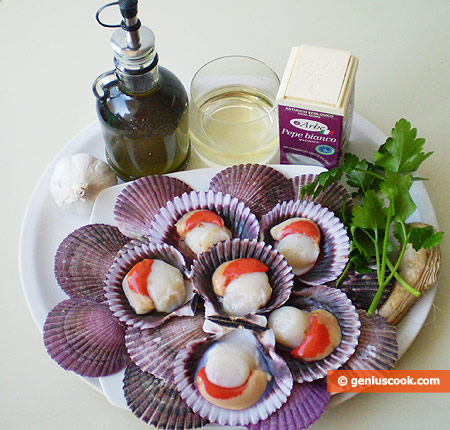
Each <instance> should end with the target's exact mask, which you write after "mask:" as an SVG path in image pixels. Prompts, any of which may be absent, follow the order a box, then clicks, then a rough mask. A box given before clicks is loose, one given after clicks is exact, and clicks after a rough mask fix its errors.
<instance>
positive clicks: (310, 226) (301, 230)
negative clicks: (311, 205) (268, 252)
mask: <svg viewBox="0 0 450 430" xmlns="http://www.w3.org/2000/svg"><path fill="white" fill-rule="evenodd" d="M293 233H297V234H304V235H305V236H308V237H310V238H311V239H312V240H314V241H315V242H317V243H319V242H320V230H319V228H318V227H317V225H316V224H315V223H314V222H313V221H309V220H298V221H294V222H291V223H290V224H288V225H287V226H286V227H284V228H283V230H282V232H281V237H280V240H281V239H283V237H286V236H287V235H289V234H293Z"/></svg>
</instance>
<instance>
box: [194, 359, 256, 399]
mask: <svg viewBox="0 0 450 430" xmlns="http://www.w3.org/2000/svg"><path fill="white" fill-rule="evenodd" d="M249 379H250V376H249V377H248V378H247V380H246V381H245V382H244V383H243V384H242V385H239V386H238V387H221V386H220V385H216V384H214V383H213V382H211V381H210V380H209V379H208V376H207V375H206V370H205V367H202V368H201V369H200V370H199V371H198V373H197V385H198V384H199V383H202V384H203V386H204V387H205V391H206V392H207V394H208V395H210V396H211V397H213V398H215V399H222V400H223V399H231V398H233V397H238V396H240V395H241V394H242V393H243V392H244V391H245V389H246V388H247V385H248V380H249Z"/></svg>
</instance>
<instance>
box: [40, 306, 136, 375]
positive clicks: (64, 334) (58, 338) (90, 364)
mask: <svg viewBox="0 0 450 430" xmlns="http://www.w3.org/2000/svg"><path fill="white" fill-rule="evenodd" d="M43 333H44V344H45V346H46V348H47V351H48V353H49V355H50V356H51V357H52V358H53V359H54V360H55V361H56V362H57V363H58V364H59V365H60V366H61V367H63V368H64V369H65V370H72V371H74V372H75V373H76V374H78V375H81V376H88V377H99V376H107V375H112V374H113V373H116V372H118V371H119V370H121V369H123V368H124V367H125V366H126V364H127V362H128V361H129V357H128V355H127V351H126V348H125V326H124V325H123V324H121V323H120V322H119V321H118V320H117V319H116V318H115V317H114V316H113V315H112V314H111V312H110V310H109V308H108V306H107V305H105V304H100V303H96V302H93V301H89V300H84V299H68V300H65V301H63V302H61V303H59V304H58V305H56V306H55V307H54V308H53V309H52V310H51V311H50V313H49V314H48V316H47V318H46V320H45V323H44V329H43Z"/></svg>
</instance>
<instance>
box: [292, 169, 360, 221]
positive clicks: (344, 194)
mask: <svg viewBox="0 0 450 430" xmlns="http://www.w3.org/2000/svg"><path fill="white" fill-rule="evenodd" d="M317 176H318V175H314V174H312V173H310V174H308V175H300V176H296V177H294V178H291V182H292V186H293V188H294V198H293V200H306V201H308V202H314V203H317V204H319V205H321V206H324V207H326V208H328V209H329V210H330V211H331V212H335V213H336V212H338V211H340V210H341V208H342V205H343V204H344V203H345V207H346V208H351V206H352V204H353V199H352V196H351V195H350V193H349V192H348V191H347V190H346V189H345V187H344V186H343V185H342V184H340V183H338V182H335V183H334V184H331V185H330V186H329V187H328V188H327V189H326V190H324V191H322V192H321V193H319V194H318V195H317V196H316V197H314V196H308V195H306V196H304V197H302V189H303V187H304V186H305V185H308V184H310V183H311V182H313V181H315V180H316V179H317Z"/></svg>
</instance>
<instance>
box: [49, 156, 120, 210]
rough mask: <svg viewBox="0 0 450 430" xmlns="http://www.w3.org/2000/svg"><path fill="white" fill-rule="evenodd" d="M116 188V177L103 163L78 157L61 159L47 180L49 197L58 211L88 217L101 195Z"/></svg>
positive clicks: (89, 158)
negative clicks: (113, 187) (109, 188)
mask: <svg viewBox="0 0 450 430" xmlns="http://www.w3.org/2000/svg"><path fill="white" fill-rule="evenodd" d="M115 184H117V177H116V175H115V174H114V172H113V171H112V170H111V168H110V167H109V166H108V164H107V163H105V162H104V161H102V160H99V159H98V158H95V157H94V156H92V155H90V154H85V153H79V154H75V155H71V156H69V157H64V158H61V159H60V160H59V161H58V162H57V163H56V165H55V168H54V170H53V174H52V177H51V180H50V193H51V195H52V196H53V199H54V200H55V203H56V205H57V206H58V207H60V208H61V209H64V210H68V211H70V212H75V213H78V214H82V215H88V214H90V213H91V211H92V207H93V205H94V201H95V199H96V198H97V195H98V194H99V193H100V191H102V190H104V189H105V188H108V187H110V186H112V185H115Z"/></svg>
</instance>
